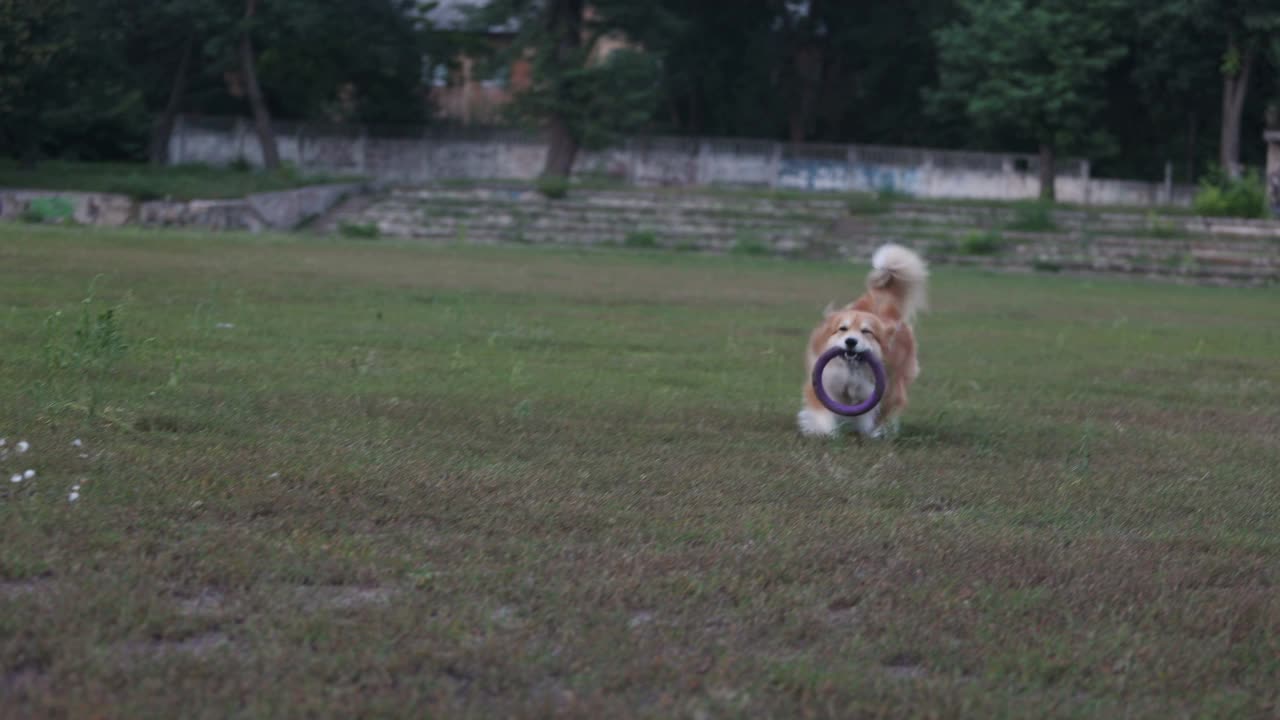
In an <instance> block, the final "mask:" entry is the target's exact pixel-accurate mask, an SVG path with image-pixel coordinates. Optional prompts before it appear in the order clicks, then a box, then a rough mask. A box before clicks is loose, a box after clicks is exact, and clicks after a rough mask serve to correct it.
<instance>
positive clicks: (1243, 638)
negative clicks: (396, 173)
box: [0, 225, 1280, 718]
mask: <svg viewBox="0 0 1280 720" xmlns="http://www.w3.org/2000/svg"><path fill="white" fill-rule="evenodd" d="M864 271H865V268H863V267H855V266H848V265H841V264H817V263H804V262H785V261H771V260H767V259H759V258H748V257H729V258H724V257H719V258H717V257H704V256H697V255H687V254H685V255H678V254H661V253H649V252H634V251H625V250H606V251H596V252H581V251H567V250H551V249H545V248H534V247H512V248H480V247H424V246H421V245H414V244H409V243H398V242H394V241H390V240H349V239H323V238H316V237H306V236H279V235H265V236H256V237H250V236H242V235H212V234H198V233H178V232H167V231H166V232H161V231H136V230H92V229H83V228H54V227H37V226H23V225H9V226H3V227H0V318H2V319H0V387H2V388H4V390H5V392H4V397H5V403H4V405H3V406H0V408H2V409H0V436H2V437H5V438H6V439H7V441H8V446H9V448H10V450H9V455H8V458H7V459H6V460H3V461H0V471H3V474H2V475H0V697H3V698H4V700H3V702H2V703H0V715H4V716H9V717H33V716H36V717H88V716H93V717H98V716H101V717H121V718H124V717H177V716H182V717H218V718H221V717H302V716H310V717H314V716H341V717H350V716H356V715H359V716H371V715H372V716H386V715H393V714H398V715H409V716H415V717H422V716H430V717H498V716H501V717H507V716H515V717H529V716H539V715H548V714H552V715H557V716H568V717H584V718H587V717H589V718H598V717H610V716H613V717H726V716H728V717H746V716H750V717H797V716H816V717H903V716H930V717H1008V716H1018V717H1086V716H1088V717H1117V716H1122V715H1123V716H1125V717H1147V718H1170V717H1271V716H1274V714H1275V713H1276V712H1280V684H1278V683H1277V678H1278V677H1280V600H1277V592H1276V586H1277V584H1280V485H1278V484H1277V481H1276V476H1277V461H1278V460H1280V362H1277V360H1276V358H1277V354H1278V353H1280V322H1277V321H1278V320H1280V310H1278V308H1280V302H1278V301H1280V295H1277V292H1276V291H1275V290H1227V289H1209V288H1194V287H1180V286H1174V285H1158V284H1134V283H1128V282H1122V281H1110V280H1089V279H1081V278H1069V277H1056V276H1015V275H994V274H985V273H981V272H976V271H968V270H957V269H952V268H945V267H942V268H936V269H935V276H934V284H933V287H932V293H931V294H932V300H933V304H934V307H933V310H932V312H931V313H929V314H928V315H926V316H924V317H923V318H922V319H921V322H920V327H919V336H920V338H921V342H922V365H923V374H922V375H921V378H920V381H919V383H918V384H917V385H916V387H915V390H914V394H913V397H912V402H913V405H912V408H911V410H910V411H909V413H908V415H907V418H906V421H905V424H904V428H903V432H902V434H901V436H900V437H899V438H898V439H897V440H895V441H892V442H864V441H859V440H858V439H856V438H852V437H846V438H842V439H839V440H834V441H819V440H808V439H802V438H800V437H798V436H797V435H796V433H795V431H794V426H793V416H794V413H795V411H796V410H797V409H798V403H799V398H800V387H801V382H802V380H803V374H804V373H803V369H802V367H801V360H800V351H801V348H802V344H803V343H804V341H805V337H806V335H807V332H808V329H809V327H810V326H811V324H812V323H813V322H814V321H815V320H816V319H817V317H818V313H819V311H820V309H821V308H822V307H823V306H824V305H825V304H826V303H827V302H828V301H831V300H842V299H847V298H851V297H852V296H853V295H854V294H855V293H857V292H858V290H859V288H860V286H861V283H862V276H863V273H864ZM90 297H91V298H92V299H90V300H89V301H88V302H87V303H86V302H84V301H85V300H86V298H90ZM108 308H115V312H114V314H113V315H112V316H111V318H110V319H107V318H105V317H104V316H103V315H102V313H103V312H104V311H105V310H107V309H108ZM86 311H87V315H85V313H86ZM58 313H61V315H58ZM82 317H86V318H87V322H85V324H84V327H85V328H87V331H86V332H83V333H82V334H81V335H80V336H79V337H80V338H82V339H77V337H78V336H77V335H76V329H77V327H79V326H80V323H81V322H82V320H81V318H82ZM77 439H79V440H80V441H81V445H80V446H78V447H76V446H73V441H74V440H77ZM19 440H26V441H28V442H29V443H30V445H31V449H30V450H29V451H28V452H27V453H25V454H23V455H20V456H19V455H17V454H16V453H15V451H14V450H13V449H12V448H13V446H14V445H15V443H16V442H17V441H19ZM27 468H30V469H34V470H35V471H36V473H37V474H36V476H35V477H34V478H32V479H30V480H24V481H23V482H20V483H10V482H9V481H8V476H9V475H10V474H12V473H15V472H19V473H20V472H22V471H23V470H25V469H27ZM74 485H78V486H79V488H80V489H79V491H78V492H79V498H78V500H77V501H75V502H71V501H69V493H71V492H72V487H73V486H74Z"/></svg>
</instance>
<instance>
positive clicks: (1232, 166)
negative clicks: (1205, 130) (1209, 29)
mask: <svg viewBox="0 0 1280 720" xmlns="http://www.w3.org/2000/svg"><path fill="white" fill-rule="evenodd" d="M1227 52H1228V53H1229V54H1231V53H1239V56H1240V69H1239V71H1238V72H1236V73H1235V74H1227V73H1223V75H1222V139H1221V144H1220V145H1219V147H1218V153H1219V154H1218V164H1220V165H1221V166H1222V171H1223V172H1225V173H1226V174H1227V177H1229V178H1232V179H1235V178H1238V177H1240V174H1241V168H1240V120H1241V118H1243V117H1244V98H1245V94H1246V93H1247V92H1248V90H1249V72H1250V70H1251V69H1252V68H1253V56H1254V51H1253V48H1252V47H1247V48H1245V50H1244V51H1243V52H1242V53H1241V52H1240V51H1239V49H1238V48H1237V47H1236V43H1235V41H1234V40H1232V41H1231V45H1230V47H1229V48H1228V50H1227Z"/></svg>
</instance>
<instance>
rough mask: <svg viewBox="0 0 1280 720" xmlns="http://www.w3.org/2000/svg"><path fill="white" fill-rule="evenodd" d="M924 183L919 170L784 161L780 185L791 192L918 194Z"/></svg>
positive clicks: (816, 161) (839, 163)
mask: <svg viewBox="0 0 1280 720" xmlns="http://www.w3.org/2000/svg"><path fill="white" fill-rule="evenodd" d="M922 181H923V178H922V175H921V172H920V169H919V168H914V167H904V166H901V165H872V164H866V163H853V164H850V163H847V162H841V161H839V160H807V159H790V160H784V161H783V162H782V167H781V168H780V169H779V172H778V186H779V187H782V188H787V189H789V190H827V191H846V192H847V191H851V190H852V191H865V192H875V191H882V190H888V191H893V192H901V193H905V194H908V195H914V194H917V193H918V192H919V191H920V190H922V189H923V188H921V185H922Z"/></svg>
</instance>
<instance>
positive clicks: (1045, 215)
mask: <svg viewBox="0 0 1280 720" xmlns="http://www.w3.org/2000/svg"><path fill="white" fill-rule="evenodd" d="M1012 209H1013V218H1012V219H1011V220H1010V221H1009V222H1008V223H1007V224H1006V225H1005V229H1006V230H1016V231H1019V232H1052V231H1054V230H1056V229H1057V228H1058V225H1057V223H1055V222H1054V220H1053V203H1051V202H1042V201H1041V202H1020V203H1015V204H1014V205H1013V206H1012Z"/></svg>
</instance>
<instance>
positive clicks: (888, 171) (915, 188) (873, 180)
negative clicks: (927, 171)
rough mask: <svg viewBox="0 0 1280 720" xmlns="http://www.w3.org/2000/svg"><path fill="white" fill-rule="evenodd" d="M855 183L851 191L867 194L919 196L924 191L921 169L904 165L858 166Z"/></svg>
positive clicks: (855, 169)
mask: <svg viewBox="0 0 1280 720" xmlns="http://www.w3.org/2000/svg"><path fill="white" fill-rule="evenodd" d="M853 167H854V183H853V185H852V187H850V188H849V189H850V190H863V191H867V192H879V191H889V192H898V193H903V194H905V195H918V194H920V191H921V190H923V188H922V187H921V184H922V180H923V178H922V177H921V172H920V169H919V168H914V167H904V166H902V165H869V164H862V163H859V164H856V165H854V166H853Z"/></svg>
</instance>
